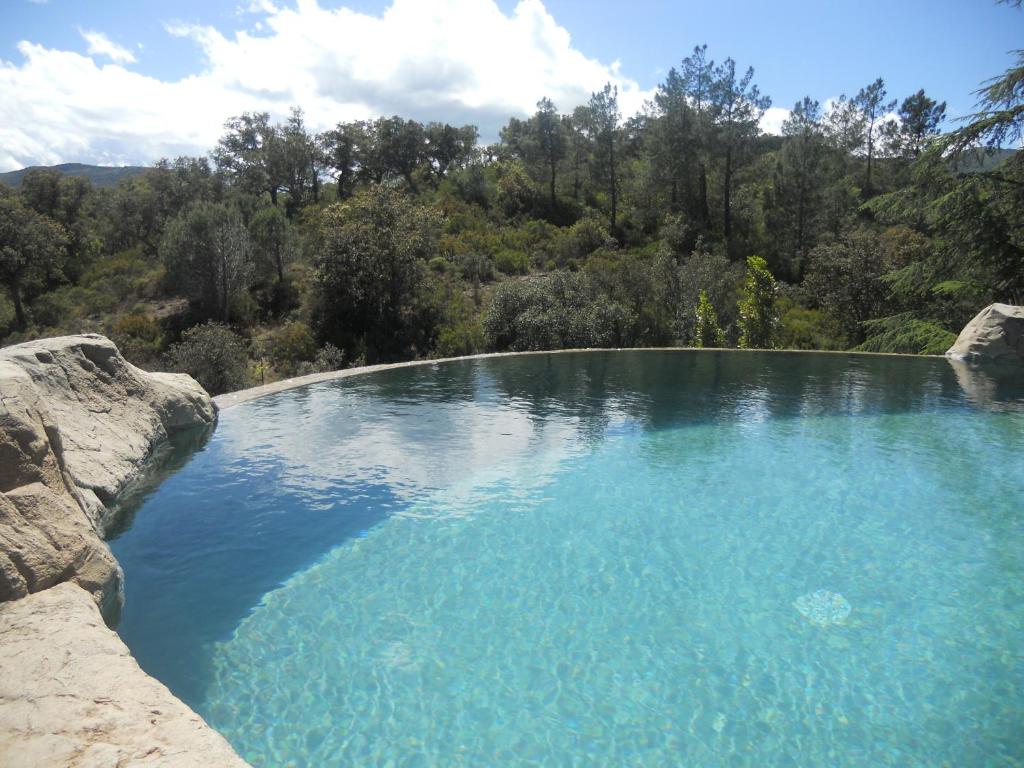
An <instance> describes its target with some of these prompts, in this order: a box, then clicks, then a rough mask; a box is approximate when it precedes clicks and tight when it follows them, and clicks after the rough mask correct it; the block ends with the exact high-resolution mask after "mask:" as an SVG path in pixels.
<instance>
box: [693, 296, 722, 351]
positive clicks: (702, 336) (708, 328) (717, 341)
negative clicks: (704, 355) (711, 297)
mask: <svg viewBox="0 0 1024 768" xmlns="http://www.w3.org/2000/svg"><path fill="white" fill-rule="evenodd" d="M694 311H695V313H696V316H697V330H696V332H695V333H694V337H693V346H695V347H724V346H725V334H724V333H722V328H721V326H720V325H719V324H718V315H716V314H715V308H714V307H713V306H711V302H710V301H708V293H707V291H705V290H704V289H701V292H700V299H699V300H698V302H697V309H696V310H694Z"/></svg>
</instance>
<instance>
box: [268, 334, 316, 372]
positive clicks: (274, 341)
mask: <svg viewBox="0 0 1024 768" xmlns="http://www.w3.org/2000/svg"><path fill="white" fill-rule="evenodd" d="M257 346H258V348H259V352H260V354H261V356H264V357H266V358H267V360H268V361H269V362H270V364H271V365H272V366H273V368H274V370H275V371H277V372H278V373H279V374H280V375H281V376H284V377H288V376H294V375H295V374H296V372H297V371H298V369H299V366H300V365H301V364H302V363H304V362H310V361H311V360H313V358H314V357H315V356H316V353H317V349H316V341H314V339H313V334H312V332H311V331H310V330H309V326H307V325H306V324H305V323H299V322H294V321H293V322H290V323H285V324H284V325H282V326H281V327H280V328H275V329H273V330H271V331H267V332H266V333H264V334H263V335H262V336H260V338H259V340H258V342H257Z"/></svg>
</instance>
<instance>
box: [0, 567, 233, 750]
mask: <svg viewBox="0 0 1024 768" xmlns="http://www.w3.org/2000/svg"><path fill="white" fill-rule="evenodd" d="M0 649H2V653H0V765H3V766H6V767H7V768H30V767H31V768H38V767H40V766H69V767H73V768H87V767H88V768H91V767H92V766H96V767H97V768H99V767H100V766H102V767H103V768H108V767H112V766H119V765H140V766H141V765H146V766H159V767H160V768H186V767H187V768H193V767H194V766H204V768H235V767H237V768H243V766H245V763H244V762H242V760H241V759H240V758H239V757H238V756H237V755H236V754H235V752H234V750H233V749H232V748H231V746H230V745H229V744H228V743H227V741H225V739H224V738H223V737H222V736H220V734H218V733H217V732H216V731H214V730H213V729H211V728H210V727H209V726H208V725H207V724H206V722H205V721H204V720H203V719H202V718H201V717H200V716H199V715H197V714H196V713H195V712H193V711H192V710H191V709H189V708H188V707H187V706H185V704H183V703H182V702H181V701H179V700H178V699H176V698H175V697H174V696H173V695H172V694H171V692H170V691H169V690H167V688H166V687H165V686H163V685H162V684H161V683H158V682H157V681H156V680H154V679H153V678H151V677H149V675H147V674H146V673H145V672H143V671H142V669H140V668H139V665H138V664H137V663H136V662H135V659H133V658H132V656H131V654H130V653H129V652H128V649H127V648H126V647H125V645H124V643H122V642H121V639H120V638H119V637H118V636H117V634H116V633H114V632H112V631H111V630H109V629H108V628H107V627H106V625H105V624H104V623H103V620H102V618H101V617H100V614H99V611H98V610H97V608H96V605H95V603H94V602H93V600H92V599H91V598H90V596H89V595H88V594H87V593H86V592H84V591H83V590H82V589H80V588H79V587H77V586H75V585H74V584H70V583H64V584H59V585H57V586H55V587H53V588H52V589H47V590H45V591H43V592H40V593H38V594H34V595H31V596H29V597H27V598H25V599H24V600H15V601H13V602H8V603H3V604H0Z"/></svg>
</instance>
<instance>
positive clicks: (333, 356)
mask: <svg viewBox="0 0 1024 768" xmlns="http://www.w3.org/2000/svg"><path fill="white" fill-rule="evenodd" d="M344 367H345V353H344V352H342V351H341V350H340V349H338V348H337V347H336V346H334V345H333V344H330V343H328V344H324V345H323V347H321V348H320V350H319V351H318V352H317V353H316V357H315V358H313V361H312V362H302V363H299V367H298V371H297V373H298V375H299V376H306V375H307V374H310V373H326V372H328V371H338V370H341V369H342V368H344Z"/></svg>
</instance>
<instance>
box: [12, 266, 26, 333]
mask: <svg viewBox="0 0 1024 768" xmlns="http://www.w3.org/2000/svg"><path fill="white" fill-rule="evenodd" d="M7 287H8V288H9V289H10V293H11V302H12V303H13V304H14V323H15V325H17V327H18V330H19V331H24V330H25V328H27V327H28V319H27V318H26V317H25V307H24V306H23V305H22V303H21V284H20V283H19V282H18V279H17V278H15V279H14V280H12V281H11V282H10V284H9V285H8V286H7Z"/></svg>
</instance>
